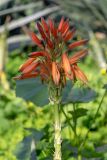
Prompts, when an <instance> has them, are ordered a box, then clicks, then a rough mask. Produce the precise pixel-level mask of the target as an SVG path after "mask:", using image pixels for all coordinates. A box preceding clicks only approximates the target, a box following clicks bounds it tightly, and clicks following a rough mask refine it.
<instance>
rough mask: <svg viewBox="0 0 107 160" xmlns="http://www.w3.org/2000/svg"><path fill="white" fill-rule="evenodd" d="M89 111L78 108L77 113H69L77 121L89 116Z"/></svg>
mask: <svg viewBox="0 0 107 160" xmlns="http://www.w3.org/2000/svg"><path fill="white" fill-rule="evenodd" d="M87 111H88V110H87V109H85V108H78V109H76V110H75V113H74V111H69V113H70V114H72V117H73V119H75V118H79V117H82V116H85V115H87Z"/></svg>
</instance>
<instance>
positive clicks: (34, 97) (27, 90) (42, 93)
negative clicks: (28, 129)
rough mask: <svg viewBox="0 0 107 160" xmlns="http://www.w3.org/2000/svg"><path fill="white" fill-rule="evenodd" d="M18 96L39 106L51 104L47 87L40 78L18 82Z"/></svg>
mask: <svg viewBox="0 0 107 160" xmlns="http://www.w3.org/2000/svg"><path fill="white" fill-rule="evenodd" d="M16 95H17V96H18V97H21V98H24V99H25V100H28V101H31V102H33V103H35V104H36V105H38V106H44V105H46V104H48V103H49V100H48V90H47V86H46V85H44V84H42V83H41V80H40V79H39V78H31V79H25V80H17V81H16Z"/></svg>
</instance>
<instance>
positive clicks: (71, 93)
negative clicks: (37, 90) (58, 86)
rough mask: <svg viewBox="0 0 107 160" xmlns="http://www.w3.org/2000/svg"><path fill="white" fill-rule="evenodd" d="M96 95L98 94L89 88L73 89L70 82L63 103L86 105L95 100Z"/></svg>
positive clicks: (64, 93)
mask: <svg viewBox="0 0 107 160" xmlns="http://www.w3.org/2000/svg"><path fill="white" fill-rule="evenodd" d="M96 95H97V94H96V92H95V91H94V90H92V89H90V88H88V87H81V88H72V84H70V82H69V81H68V82H67V86H66V87H65V88H64V90H63V95H62V103H63V104H67V103H86V102H90V101H92V100H94V99H95V98H96Z"/></svg>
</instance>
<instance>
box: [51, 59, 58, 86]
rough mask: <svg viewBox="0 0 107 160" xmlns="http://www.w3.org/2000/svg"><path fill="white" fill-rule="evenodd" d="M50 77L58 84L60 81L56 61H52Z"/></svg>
mask: <svg viewBox="0 0 107 160" xmlns="http://www.w3.org/2000/svg"><path fill="white" fill-rule="evenodd" d="M52 78H53V81H54V83H55V84H56V85H58V84H59V81H60V72H59V70H58V66H57V64H56V62H52Z"/></svg>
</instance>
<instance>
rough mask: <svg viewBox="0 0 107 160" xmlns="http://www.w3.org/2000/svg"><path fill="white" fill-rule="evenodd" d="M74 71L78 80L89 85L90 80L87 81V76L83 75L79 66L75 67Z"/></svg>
mask: <svg viewBox="0 0 107 160" xmlns="http://www.w3.org/2000/svg"><path fill="white" fill-rule="evenodd" d="M74 71H75V75H76V78H78V79H80V80H81V81H82V82H83V83H85V84H87V82H88V79H87V77H86V75H85V74H84V73H83V71H82V70H81V69H80V68H79V67H78V66H77V65H75V67H74Z"/></svg>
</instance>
